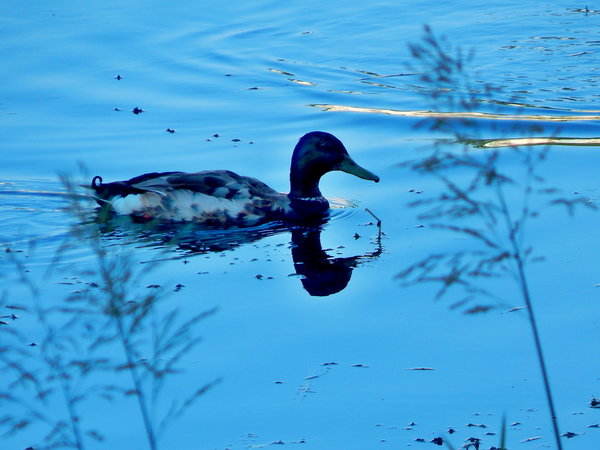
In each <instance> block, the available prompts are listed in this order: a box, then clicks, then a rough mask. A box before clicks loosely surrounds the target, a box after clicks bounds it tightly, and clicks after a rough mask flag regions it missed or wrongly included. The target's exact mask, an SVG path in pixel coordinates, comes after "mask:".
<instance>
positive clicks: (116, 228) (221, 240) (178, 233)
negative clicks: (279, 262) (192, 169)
mask: <svg viewBox="0 0 600 450" xmlns="http://www.w3.org/2000/svg"><path fill="white" fill-rule="evenodd" d="M333 205H334V207H335V208H336V209H334V210H333V212H332V214H331V216H330V217H327V218H325V219H322V220H320V221H317V222H315V221H312V222H302V223H299V222H294V223H286V222H272V223H269V224H264V225H260V226H256V227H248V228H230V229H215V228H213V229H211V228H206V226H201V225H197V224H192V223H183V224H182V223H176V224H173V223H167V222H157V223H152V222H150V223H135V222H134V221H132V219H130V218H129V217H123V216H121V217H118V216H113V217H110V218H109V219H108V220H102V219H101V218H100V217H99V216H96V223H97V225H98V226H99V231H100V233H101V237H102V238H103V239H105V240H109V241H110V240H116V241H118V242H123V241H127V242H135V243H136V245H138V246H141V247H145V248H156V249H160V250H162V251H163V252H164V256H163V258H162V259H167V260H173V259H184V258H186V259H187V258H190V257H193V256H196V255H206V254H211V253H221V252H225V251H228V250H233V249H236V248H238V247H241V246H243V245H247V244H251V243H256V242H258V241H260V240H262V239H265V238H268V237H270V236H274V235H277V234H281V233H290V234H291V241H290V246H289V247H290V250H291V256H292V260H293V263H294V269H295V274H296V275H298V276H300V277H301V278H300V280H301V282H302V286H303V288H304V289H305V290H306V291H307V292H308V294H310V295H311V296H319V297H326V296H329V295H332V294H336V293H338V292H341V291H342V290H344V289H345V288H346V287H347V286H348V283H349V282H350V279H351V277H352V272H353V270H354V269H355V268H356V267H358V266H359V265H360V264H361V263H364V262H368V261H372V260H374V259H376V258H378V257H379V255H381V253H382V252H383V247H382V244H381V233H379V235H378V236H377V238H376V240H375V242H373V246H374V248H373V250H372V251H369V252H366V253H364V254H361V255H353V256H347V257H334V256H332V255H331V254H329V253H328V249H324V248H323V245H322V244H321V234H322V233H323V231H324V230H325V227H326V225H327V223H328V222H329V221H330V220H335V219H337V218H340V217H344V216H347V215H348V212H347V210H345V209H344V207H343V206H341V205H340V203H339V201H337V203H333ZM154 261H156V260H154ZM154 261H153V262H154ZM147 262H149V261H147Z"/></svg>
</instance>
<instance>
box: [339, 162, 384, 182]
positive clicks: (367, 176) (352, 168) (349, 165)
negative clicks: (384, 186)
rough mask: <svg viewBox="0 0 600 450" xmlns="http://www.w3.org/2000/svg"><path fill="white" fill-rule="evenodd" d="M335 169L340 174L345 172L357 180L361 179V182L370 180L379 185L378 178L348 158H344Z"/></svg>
mask: <svg viewBox="0 0 600 450" xmlns="http://www.w3.org/2000/svg"><path fill="white" fill-rule="evenodd" d="M337 168H338V170H341V171H342V172H346V173H349V174H350V175H354V176H357V177H358V178H362V179H363V180H371V181H374V182H375V183H379V177H378V176H377V175H375V174H374V173H373V172H370V171H368V170H367V169H365V168H363V167H361V166H359V165H358V164H356V163H355V162H354V160H353V159H352V158H350V157H349V156H345V157H344V159H343V160H342V162H341V163H340V164H339V165H338V167H337Z"/></svg>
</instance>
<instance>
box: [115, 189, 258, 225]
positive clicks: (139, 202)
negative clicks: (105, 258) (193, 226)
mask: <svg viewBox="0 0 600 450" xmlns="http://www.w3.org/2000/svg"><path fill="white" fill-rule="evenodd" d="M249 203H250V199H238V200H235V199H231V200H229V199H226V198H219V197H213V196H211V195H206V194H201V193H198V192H192V191H188V190H174V191H172V192H169V194H168V199H167V198H165V197H164V196H162V195H159V194H157V193H154V192H147V193H144V194H135V195H127V196H125V197H115V198H114V199H113V200H112V206H113V209H114V210H115V212H116V213H117V214H124V215H130V214H133V215H148V216H150V217H152V218H155V219H166V220H175V221H198V220H199V221H202V219H203V218H208V217H210V218H215V216H220V215H223V216H225V215H228V216H229V217H236V216H237V215H238V214H240V213H242V212H244V210H245V209H246V207H247V206H248V204H249ZM253 219H256V217H252V215H250V216H248V217H246V220H253Z"/></svg>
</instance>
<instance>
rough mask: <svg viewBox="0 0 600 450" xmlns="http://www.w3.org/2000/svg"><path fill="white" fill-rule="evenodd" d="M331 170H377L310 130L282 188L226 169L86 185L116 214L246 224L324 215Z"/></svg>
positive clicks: (367, 176) (361, 173)
mask: <svg viewBox="0 0 600 450" xmlns="http://www.w3.org/2000/svg"><path fill="white" fill-rule="evenodd" d="M331 171H342V172H346V173H348V174H351V175H354V176H356V177H358V178H362V179H364V180H370V181H374V182H376V183H377V182H379V177H378V176H377V175H375V174H374V173H372V172H370V171H369V170H367V169H365V168H363V167H361V166H359V165H358V164H357V163H356V162H355V161H354V160H353V159H352V158H351V157H350V155H349V154H348V151H347V150H346V148H345V147H344V144H343V143H342V142H341V141H340V140H339V139H338V138H337V137H335V136H334V135H332V134H330V133H326V132H323V131H312V132H310V133H307V134H305V135H304V136H302V137H301V138H300V139H299V141H298V143H297V144H296V146H295V148H294V151H293V153H292V160H291V166H290V192H289V193H288V194H284V193H280V192H277V191H276V190H274V189H272V188H271V187H269V186H268V185H267V184H265V183H263V182H262V181H259V180H258V179H256V178H252V177H248V176H242V175H238V174H237V173H235V172H232V171H230V170H205V171H201V172H193V173H190V172H152V173H146V174H143V175H139V176H136V177H134V178H131V179H129V180H125V181H114V182H111V183H104V182H103V179H102V177H100V176H95V177H94V178H93V179H92V182H91V185H90V187H91V189H92V190H93V194H92V197H93V198H94V199H95V200H96V202H97V203H98V204H99V205H100V206H101V207H102V208H103V209H108V210H109V211H111V212H112V213H114V214H117V215H129V216H131V217H132V218H134V219H139V220H142V221H150V220H159V221H170V222H196V223H202V224H206V225H212V226H217V227H228V226H237V227H247V226H255V225H259V224H263V223H266V222H272V221H281V220H284V221H285V220H292V221H299V220H300V221H301V220H312V219H316V218H322V217H325V216H326V215H327V212H328V210H329V202H328V201H327V199H326V198H325V197H324V196H323V194H321V191H320V190H319V181H320V180H321V177H322V176H323V175H325V174H326V173H328V172H331Z"/></svg>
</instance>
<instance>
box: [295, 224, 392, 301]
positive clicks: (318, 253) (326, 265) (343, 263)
mask: <svg viewBox="0 0 600 450" xmlns="http://www.w3.org/2000/svg"><path fill="white" fill-rule="evenodd" d="M291 231H292V259H293V260H294V268H295V269H296V273H297V274H298V275H302V285H303V286H304V289H306V291H307V292H308V293H309V294H310V295H312V296H318V297H326V296H328V295H332V294H336V293H338V292H340V291H342V290H344V289H345V288H346V286H347V285H348V283H349V282H350V278H351V276H352V270H353V269H354V268H355V267H357V266H358V264H359V263H360V262H361V260H365V259H373V258H376V257H377V256H379V255H380V254H381V252H382V249H381V244H380V242H379V240H378V249H377V250H376V251H375V252H371V253H367V254H365V255H363V256H351V257H345V258H332V257H331V256H330V255H328V254H327V252H326V251H325V250H323V248H322V246H321V231H322V229H321V227H292V229H291Z"/></svg>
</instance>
